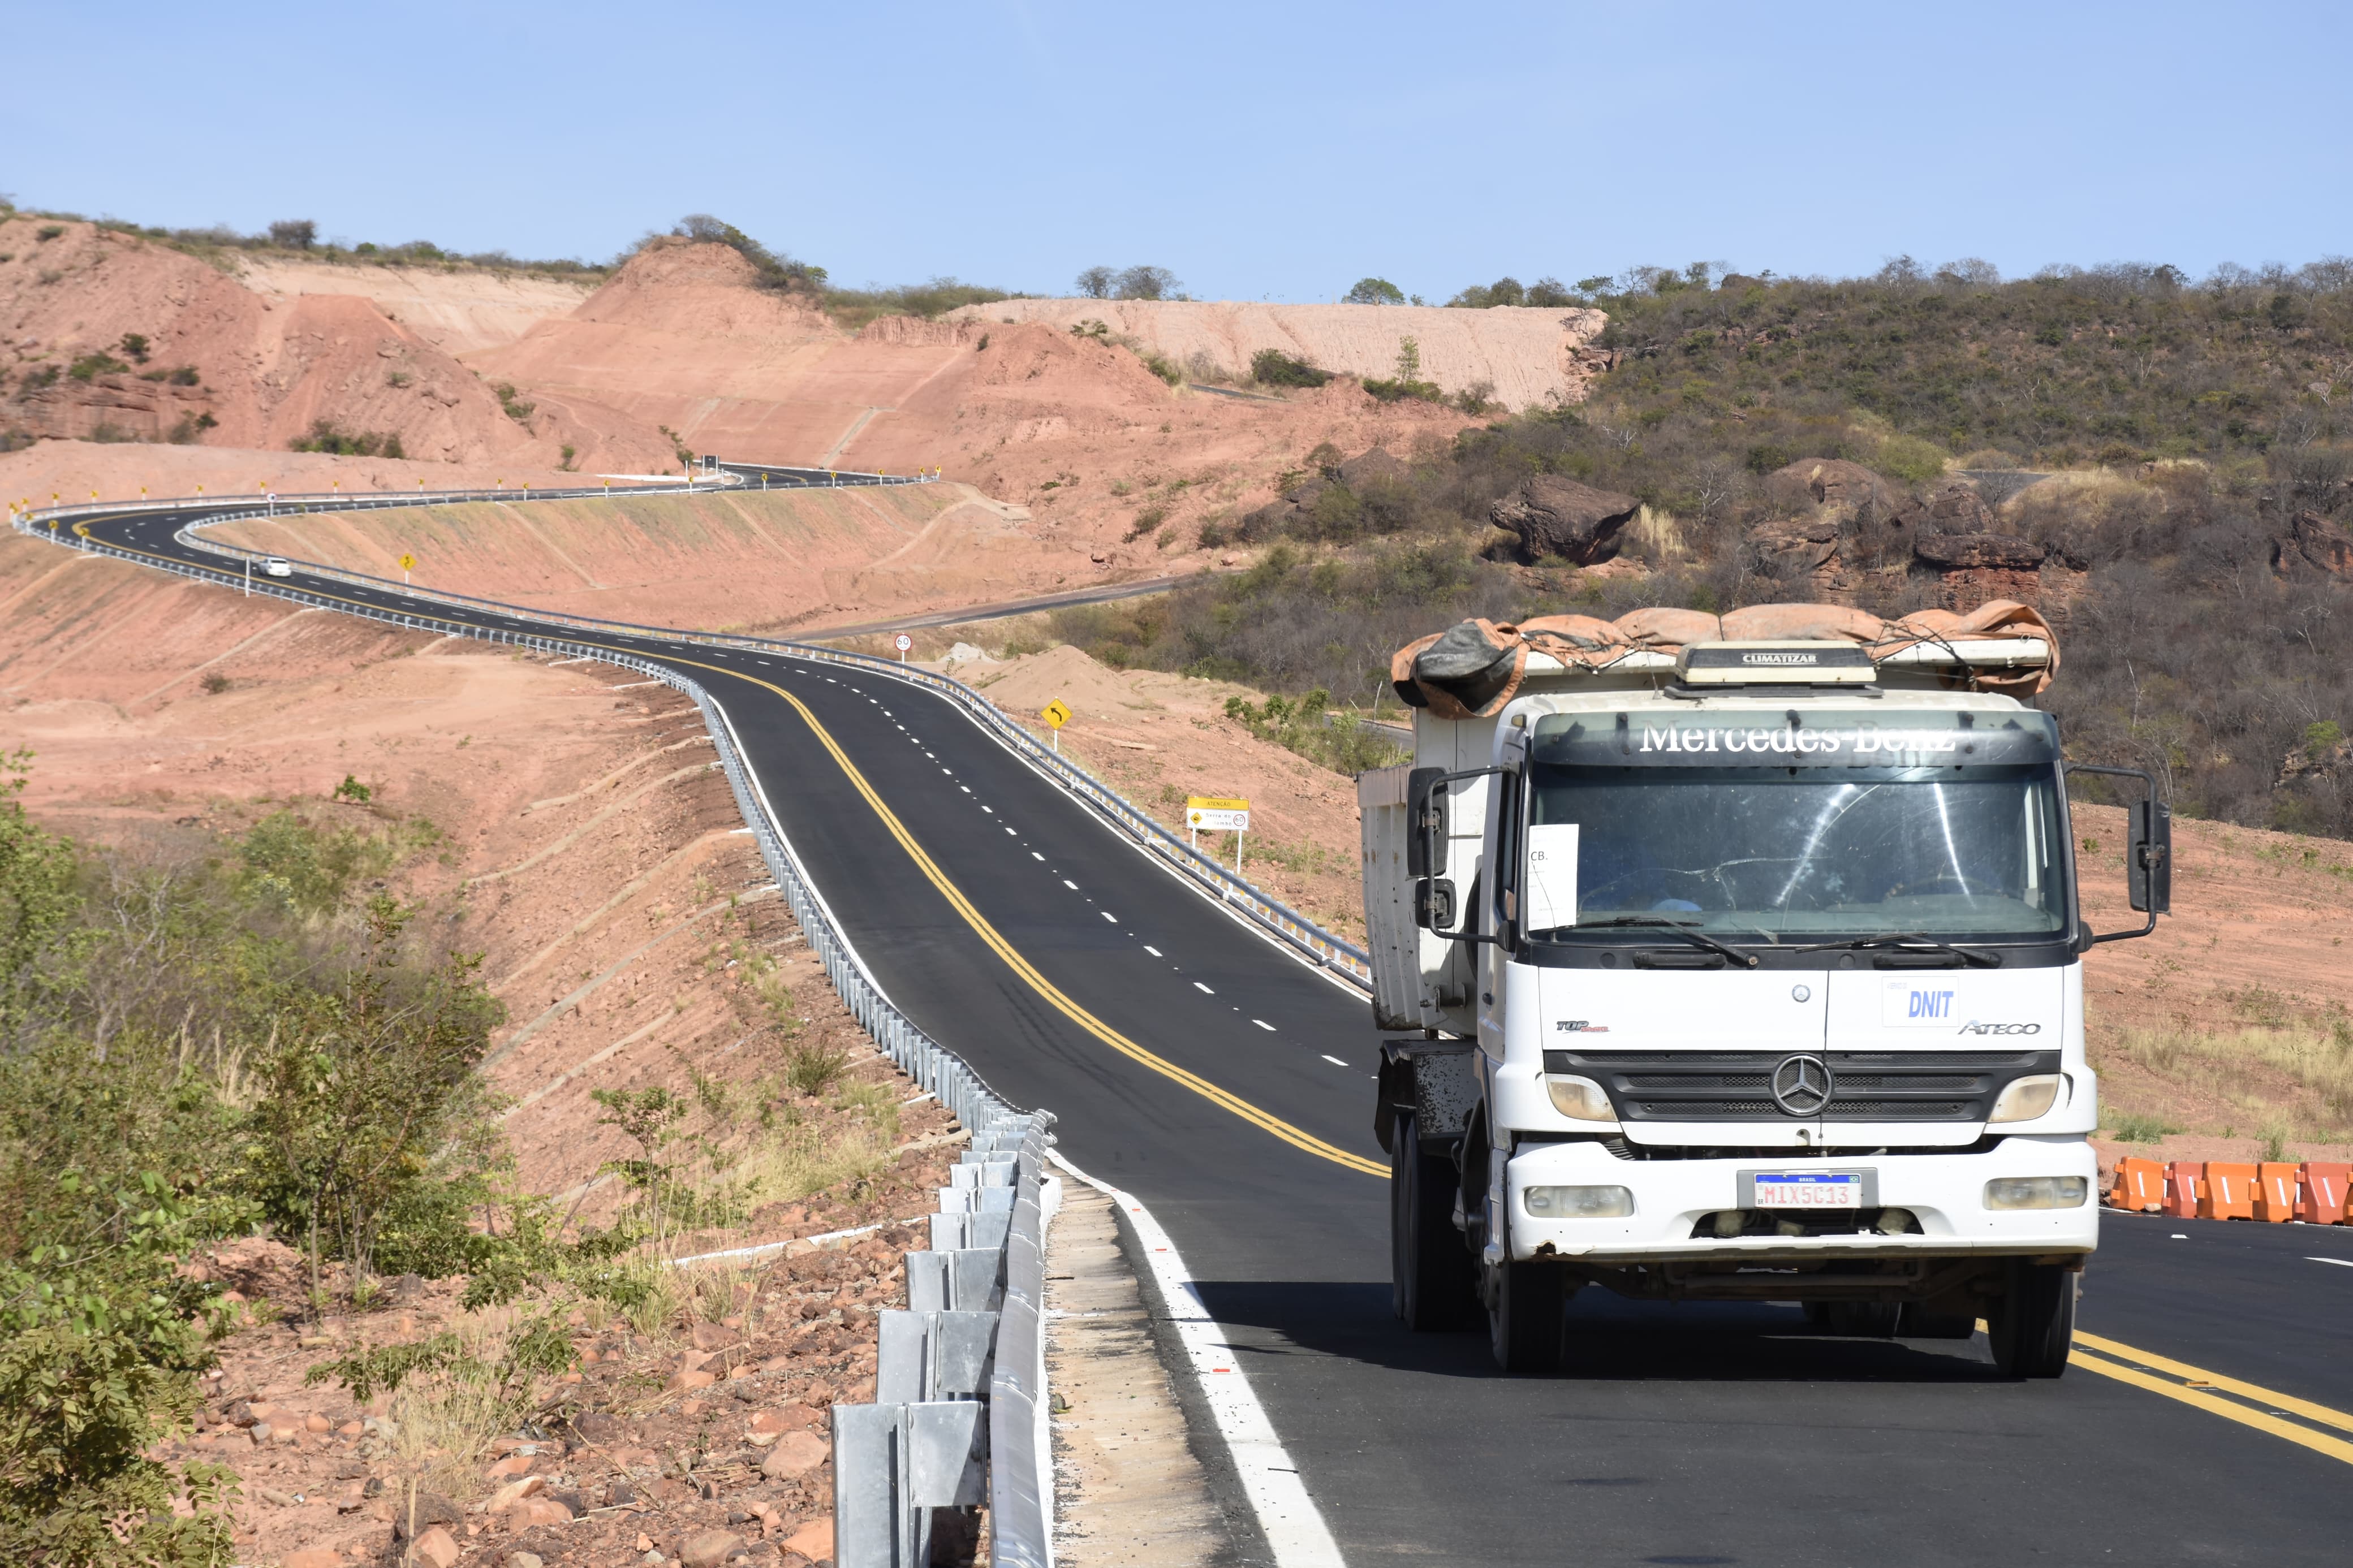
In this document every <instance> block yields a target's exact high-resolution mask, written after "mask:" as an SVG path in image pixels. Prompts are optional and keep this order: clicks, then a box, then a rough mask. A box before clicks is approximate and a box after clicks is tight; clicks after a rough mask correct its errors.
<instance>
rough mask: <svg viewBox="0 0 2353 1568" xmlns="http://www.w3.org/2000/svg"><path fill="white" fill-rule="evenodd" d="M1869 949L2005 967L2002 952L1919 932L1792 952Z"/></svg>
mask: <svg viewBox="0 0 2353 1568" xmlns="http://www.w3.org/2000/svg"><path fill="white" fill-rule="evenodd" d="M1865 947H1889V948H1894V949H1895V950H1897V951H1898V952H1916V953H1919V954H1920V955H1921V956H1923V957H1928V956H1932V955H1938V954H1950V955H1951V956H1952V957H1955V958H1957V959H1959V960H1961V961H1962V962H1963V963H1968V964H1969V965H1970V966H1971V967H1973V968H1977V969H1999V968H2000V967H2001V954H2000V953H1998V952H1986V951H1985V950H1984V949H1983V948H1976V947H1955V946H1954V945H1953V944H1952V943H1951V942H1938V941H1937V940H1936V938H1934V937H1930V936H1922V935H1921V934H1920V933H1919V932H1917V931H1904V932H1900V933H1898V934H1895V935H1892V936H1859V937H1857V938H1855V939H1854V940H1853V941H1852V942H1815V943H1812V944H1811V945H1810V946H1807V947H1793V948H1791V949H1790V950H1789V951H1790V952H1832V951H1839V950H1843V951H1846V952H1853V951H1854V950H1856V949H1858V948H1865Z"/></svg>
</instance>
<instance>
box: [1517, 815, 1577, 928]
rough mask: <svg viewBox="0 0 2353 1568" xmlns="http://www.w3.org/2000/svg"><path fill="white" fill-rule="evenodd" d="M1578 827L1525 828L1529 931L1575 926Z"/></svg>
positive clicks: (1554, 824) (1546, 825) (1553, 824)
mask: <svg viewBox="0 0 2353 1568" xmlns="http://www.w3.org/2000/svg"><path fill="white" fill-rule="evenodd" d="M1576 923H1577V824H1576V823H1574V822H1541V823H1536V824H1534V825H1533V826H1530V827H1529V828H1528V914H1527V922H1526V929H1527V930H1529V931H1551V930H1553V929H1554V928H1555V927H1556V926H1573V925H1575V924H1576Z"/></svg>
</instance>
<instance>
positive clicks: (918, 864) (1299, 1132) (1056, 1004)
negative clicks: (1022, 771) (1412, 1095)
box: [113, 544, 1388, 1180]
mask: <svg viewBox="0 0 2353 1568" xmlns="http://www.w3.org/2000/svg"><path fill="white" fill-rule="evenodd" d="M113 548H115V549H117V550H127V551H130V552H132V553H133V554H138V555H146V556H149V557H150V558H151V559H153V560H158V561H162V560H168V559H170V558H169V557H166V556H162V555H156V554H155V553H154V552H151V551H145V550H139V549H137V548H135V547H134V546H131V545H121V544H118V545H115V546H113ZM303 591H304V592H305V593H307V594H311V595H313V596H314V597H317V598H321V599H325V600H328V601H330V602H332V603H334V604H339V605H361V607H363V608H366V609H374V608H375V607H376V606H375V605H362V603H361V601H359V600H355V599H346V598H343V597H341V596H340V595H334V594H326V593H321V592H319V591H318V590H316V589H305V590H303ZM410 618H411V619H413V620H429V621H434V622H437V623H438V624H439V625H442V626H458V627H463V626H466V625H467V623H465V622H462V621H452V620H447V619H445V618H443V617H441V616H419V615H414V614H412V615H411V616H410ZM561 640H563V641H565V642H568V643H574V644H577V645H578V646H580V647H599V648H605V649H606V650H607V651H608V652H614V653H622V654H628V655H629V656H630V657H632V658H645V657H646V656H645V655H644V654H641V653H638V652H637V651H636V650H634V649H630V648H615V647H612V646H611V645H610V644H607V643H601V642H597V641H595V640H594V639H593V638H589V637H581V636H578V635H576V634H574V633H571V632H569V631H568V630H567V631H565V632H564V635H563V636H562V637H561ZM661 657H662V658H663V659H664V660H665V661H667V662H669V663H672V664H683V665H691V666H692V667H693V668H696V669H707V670H710V671H712V673H714V674H718V675H725V676H731V677H733V678H734V679H738V680H744V681H749V682H750V683H751V684H752V685H754V686H757V687H760V688H762V689H765V690H768V691H771V692H774V693H775V694H776V696H778V697H781V698H783V699H784V700H786V702H788V703H790V704H791V705H792V707H793V709H794V710H795V711H797V713H799V715H800V716H801V721H802V722H803V723H805V724H807V726H808V727H809V731H810V732H811V733H813V734H814V735H816V736H817V738H818V744H820V745H822V746H823V747H824V748H825V749H826V751H827V752H828V753H830V754H831V756H832V758H833V760H834V762H835V763H836V764H837V765H838V766H839V768H840V769H841V771H842V773H843V774H844V775H845V776H847V777H848V778H849V782H850V784H851V786H852V787H853V788H855V789H856V790H857V791H858V793H859V794H860V795H861V796H863V797H864V798H865V801H866V804H867V805H869V806H871V808H873V812H874V815H875V816H878V817H880V818H881V821H882V826H884V827H885V828H887V829H889V830H890V834H891V837H893V838H895V839H897V840H898V841H899V846H900V847H902V849H904V850H906V852H907V856H908V858H910V859H912V860H913V861H914V863H915V868H916V869H917V870H920V871H921V872H923V876H924V879H926V880H928V881H929V882H930V883H931V884H932V886H933V887H934V888H936V889H939V892H940V896H941V897H942V898H944V899H945V900H947V901H948V906H949V907H950V908H951V909H953V910H955V912H956V913H957V914H959V915H961V916H963V917H964V921H965V924H966V925H968V926H970V927H971V928H972V930H973V934H975V935H976V936H977V937H979V938H980V940H981V941H982V942H984V943H986V944H987V947H988V949H989V951H991V952H994V953H996V954H997V957H999V958H1001V959H1003V960H1004V961H1005V964H1006V967H1007V968H1008V969H1010V970H1012V971H1013V973H1015V974H1017V975H1018V976H1020V977H1021V979H1022V981H1023V983H1024V984H1027V985H1028V986H1029V988H1030V989H1031V990H1032V991H1035V992H1036V993H1037V994H1039V996H1040V997H1042V998H1044V999H1045V1001H1046V1002H1047V1004H1048V1005H1050V1006H1052V1007H1053V1008H1054V1009H1055V1010H1056V1011H1057V1012H1060V1014H1061V1015H1062V1016H1064V1017H1066V1018H1069V1019H1070V1020H1071V1022H1072V1023H1074V1024H1076V1025H1078V1026H1079V1027H1080V1028H1082V1029H1083V1030H1085V1031H1086V1032H1087V1033H1088V1034H1090V1035H1092V1036H1093V1037H1095V1038H1096V1039H1098V1040H1101V1041H1102V1042H1103V1044H1105V1045H1107V1046H1109V1047H1111V1048H1112V1049H1113V1050H1115V1051H1117V1052H1119V1053H1120V1054H1121V1055H1122V1056H1124V1057H1127V1058H1131V1059H1132V1060H1134V1061H1137V1062H1140V1063H1142V1064H1143V1065H1144V1066H1145V1067H1147V1068H1151V1069H1152V1070H1153V1071H1154V1072H1156V1073H1158V1074H1160V1075H1161V1076H1162V1077H1164V1078H1166V1079H1172V1080H1174V1081H1175V1082H1177V1083H1180V1084H1183V1085H1184V1086H1185V1087H1186V1088H1187V1089H1191V1090H1192V1091H1193V1092H1194V1093H1196V1094H1198V1095H1199V1096H1201V1097H1202V1098H1203V1099H1205V1100H1208V1101H1210V1102H1211V1103H1212V1104H1214V1105H1217V1106H1218V1107H1219V1108H1220V1109H1222V1110H1229V1111H1231V1112H1232V1113H1233V1114H1235V1115H1236V1116H1239V1117H1240V1118H1241V1119H1242V1120H1243V1121H1247V1122H1249V1123H1250V1125H1252V1126H1253V1127H1257V1128H1260V1129H1261V1130H1262V1131H1267V1132H1271V1133H1272V1134H1274V1136H1276V1137H1277V1138H1280V1139H1282V1141H1283V1142H1286V1143H1288V1144H1290V1145H1292V1146H1293V1148H1297V1149H1303V1150H1305V1151H1306V1152H1308V1153H1310V1154H1314V1155H1316V1156H1318V1157H1319V1158H1321V1159H1325V1160H1329V1161H1331V1162H1332V1163H1334V1164H1335V1165H1345V1166H1346V1167H1347V1168H1348V1169H1349V1170H1351V1171H1361V1172H1363V1173H1366V1175H1371V1176H1379V1177H1381V1178H1383V1179H1384V1180H1386V1179H1387V1178H1388V1166H1386V1165H1382V1164H1379V1163H1376V1162H1374V1161H1371V1160H1366V1159H1364V1158H1362V1157H1361V1156H1358V1155H1356V1154H1351V1153H1349V1152H1347V1151H1346V1150H1345V1149H1342V1148H1339V1147H1337V1146H1336V1145H1334V1144H1331V1143H1326V1142H1324V1140H1322V1139H1321V1138H1318V1137H1316V1136H1315V1135H1314V1134H1313V1133H1311V1132H1308V1131H1304V1130H1303V1129H1301V1128H1298V1127H1294V1126H1293V1125H1292V1124H1291V1123H1290V1122H1288V1121H1283V1120H1282V1118H1281V1117H1279V1116H1276V1115H1273V1114H1272V1113H1271V1112H1269V1111H1265V1110H1260V1109H1259V1108H1258V1107H1257V1106H1255V1105H1252V1104H1251V1103H1250V1101H1249V1100H1244V1099H1242V1098H1241V1097H1240V1095H1237V1094H1234V1093H1232V1092H1230V1091H1229V1090H1227V1089H1220V1088H1219V1087H1218V1086H1217V1085H1216V1084H1214V1083H1211V1082H1210V1081H1209V1080H1208V1079H1205V1078H1203V1077H1201V1076H1200V1075H1199V1074H1198V1073H1193V1072H1188V1071H1187V1070H1186V1069H1185V1068H1180V1067H1178V1066H1177V1065H1176V1063H1175V1062H1172V1061H1170V1060H1168V1059H1167V1058H1166V1057H1162V1056H1158V1055H1156V1054H1155V1053H1154V1052H1152V1051H1148V1050H1146V1049H1145V1048H1144V1047H1142V1046H1139V1045H1137V1044H1136V1043H1135V1042H1134V1040H1131V1039H1129V1038H1128V1037H1126V1036H1125V1035H1123V1034H1121V1033H1120V1032H1119V1031H1118V1030H1117V1029H1114V1028H1113V1027H1112V1026H1110V1025H1109V1024H1106V1023H1104V1022H1103V1020H1102V1019H1101V1018H1098V1017H1096V1016H1094V1015H1093V1014H1092V1013H1091V1012H1089V1011H1088V1010H1087V1009H1086V1008H1084V1007H1082V1006H1081V1005H1079V1004H1078V1003H1076V1002H1074V1001H1072V1000H1071V998H1070V997H1069V996H1067V995H1065V994H1063V992H1062V990H1061V988H1060V987H1059V986H1057V985H1056V984H1054V983H1053V982H1052V981H1050V980H1049V979H1047V978H1046V977H1045V975H1043V974H1042V973H1039V970H1038V967H1037V965H1035V964H1033V963H1030V962H1029V959H1027V958H1025V957H1023V956H1022V954H1021V953H1020V952H1019V951H1018V949H1016V948H1015V947H1014V945H1013V944H1012V943H1011V942H1008V941H1006V940H1005V937H1004V936H1003V935H1002V934H1001V933H1000V932H999V931H997V928H996V927H995V926H994V925H991V924H990V923H989V921H988V918H987V916H986V915H983V914H982V913H981V912H980V910H978V909H977V908H976V907H975V906H974V904H973V902H972V900H970V899H968V898H966V897H965V894H964V891H963V889H960V888H958V887H957V886H956V885H955V883H954V882H952V881H950V880H949V879H948V877H947V874H946V873H945V872H944V871H942V870H941V869H940V868H939V865H938V863H937V862H935V861H934V860H933V858H931V856H930V855H929V854H928V853H926V852H925V851H924V849H923V846H922V845H920V844H918V843H917V842H916V841H915V836H914V835H913V834H912V833H910V832H908V831H907V827H906V825H905V824H904V823H902V822H901V821H900V820H899V818H898V816H897V814H895V813H894V812H892V809H891V808H890V807H889V806H888V805H884V804H883V801H882V797H881V795H878V794H876V793H875V790H874V786H873V785H872V784H869V783H867V781H866V775H865V774H864V773H860V772H859V771H858V766H857V764H856V763H852V762H851V761H850V760H849V753H848V752H844V751H843V750H842V749H841V747H840V746H839V744H837V743H836V742H835V741H834V738H833V736H832V734H831V733H830V732H829V731H828V730H827V729H826V727H825V726H824V725H823V724H820V723H818V718H817V715H816V714H815V713H813V712H811V711H810V710H809V709H808V705H807V703H804V702H803V701H802V700H800V699H799V698H797V697H796V696H794V695H793V694H792V693H791V692H789V691H787V690H786V689H784V688H783V687H781V686H778V685H776V683H775V682H773V681H768V680H763V679H760V678H759V677H758V676H756V675H749V674H746V673H745V672H744V671H743V670H740V669H730V668H727V667H726V666H724V665H718V664H705V663H703V662H702V661H701V660H699V659H691V658H683V657H681V656H680V655H677V654H664V655H662V656H661Z"/></svg>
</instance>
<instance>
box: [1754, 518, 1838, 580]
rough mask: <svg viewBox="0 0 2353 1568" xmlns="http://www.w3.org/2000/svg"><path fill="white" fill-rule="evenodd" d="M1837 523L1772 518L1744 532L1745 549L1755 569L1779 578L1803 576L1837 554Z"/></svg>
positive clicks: (1830, 520)
mask: <svg viewBox="0 0 2353 1568" xmlns="http://www.w3.org/2000/svg"><path fill="white" fill-rule="evenodd" d="M1838 545H1839V525H1838V521H1837V520H1836V519H1835V518H1830V517H1824V516H1821V515H1820V514H1819V513H1817V514H1815V515H1813V516H1810V517H1783V518H1774V519H1772V520H1770V521H1765V522H1760V523H1758V524H1757V526H1756V527H1754V528H1752V529H1750V530H1749V531H1748V548H1749V551H1750V552H1751V553H1753V554H1754V555H1755V556H1756V557H1757V566H1758V568H1759V569H1760V570H1762V571H1764V572H1766V573H1767V574H1770V575H1772V576H1776V577H1781V578H1792V577H1807V576H1811V575H1812V574H1814V573H1816V572H1818V571H1820V570H1821V569H1822V568H1823V567H1826V566H1828V565H1829V564H1830V563H1831V562H1832V561H1833V560H1835V559H1836V558H1837V556H1838Z"/></svg>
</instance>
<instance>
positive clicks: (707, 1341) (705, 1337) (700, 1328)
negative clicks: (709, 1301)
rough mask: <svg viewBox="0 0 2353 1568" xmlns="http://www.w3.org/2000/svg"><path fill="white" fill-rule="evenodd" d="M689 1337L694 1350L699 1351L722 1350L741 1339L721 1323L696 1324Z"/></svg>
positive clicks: (740, 1336)
mask: <svg viewBox="0 0 2353 1568" xmlns="http://www.w3.org/2000/svg"><path fill="white" fill-rule="evenodd" d="M691 1337H692V1339H693V1341H694V1348H695V1349H696V1350H699V1351H716V1350H724V1349H726V1348H727V1347H728V1346H729V1345H732V1344H733V1343H734V1342H736V1341H737V1340H739V1339H741V1338H743V1336H742V1335H741V1334H738V1333H737V1332H736V1331H734V1330H733V1329H731V1328H728V1327H726V1326H725V1325H724V1324H722V1323H697V1324H695V1325H694V1328H693V1331H692V1333H691Z"/></svg>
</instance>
